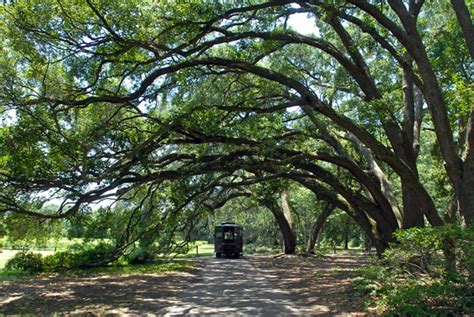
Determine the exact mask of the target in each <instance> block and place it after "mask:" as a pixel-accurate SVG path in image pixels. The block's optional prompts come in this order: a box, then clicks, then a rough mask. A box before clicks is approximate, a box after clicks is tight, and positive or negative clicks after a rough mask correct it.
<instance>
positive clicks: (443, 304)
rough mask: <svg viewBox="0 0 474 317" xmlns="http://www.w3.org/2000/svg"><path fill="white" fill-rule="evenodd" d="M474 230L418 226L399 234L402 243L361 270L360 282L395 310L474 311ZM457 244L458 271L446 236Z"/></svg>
mask: <svg viewBox="0 0 474 317" xmlns="http://www.w3.org/2000/svg"><path fill="white" fill-rule="evenodd" d="M472 234H473V229H472V227H471V228H470V229H469V230H466V231H462V230H460V228H459V227H455V226H446V227H442V228H422V229H421V228H413V229H407V230H401V231H398V232H397V233H396V236H397V238H398V239H399V241H400V243H399V244H396V245H395V244H394V245H392V246H391V247H390V248H389V249H387V250H386V251H385V252H384V258H383V259H382V260H379V261H378V262H377V263H375V264H373V265H369V266H367V267H365V268H363V269H361V272H360V273H361V276H362V277H361V278H359V279H358V280H356V281H355V282H354V287H355V290H356V291H357V292H358V294H362V295H368V296H369V299H368V302H367V303H368V304H369V305H372V306H375V307H376V308H377V309H379V310H382V311H385V312H386V313H388V314H389V315H392V314H393V315H431V314H436V315H450V314H454V315H462V314H470V313H473V312H474V292H473V288H472V282H473V276H472V261H473V257H474V254H473V253H472V252H473V251H472V250H473V243H474V239H473V235H472ZM447 238H450V239H452V240H453V241H452V244H451V247H453V246H456V249H455V250H456V251H455V250H454V249H453V250H452V251H455V252H453V253H454V254H455V264H456V266H455V271H454V272H449V271H447V263H446V260H445V258H444V257H443V248H444V247H445V243H446V239H447Z"/></svg>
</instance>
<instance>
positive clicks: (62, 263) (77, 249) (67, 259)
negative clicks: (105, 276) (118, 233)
mask: <svg viewBox="0 0 474 317" xmlns="http://www.w3.org/2000/svg"><path fill="white" fill-rule="evenodd" d="M114 251H115V249H114V248H113V247H112V246H111V245H109V244H106V243H99V244H97V245H93V246H87V245H79V246H78V245H74V246H73V248H72V250H68V251H63V252H57V253H55V254H53V255H50V256H47V257H45V259H44V262H45V266H46V267H47V268H48V269H49V270H51V271H60V270H67V269H74V268H88V267H94V266H103V265H107V264H108V263H109V261H110V260H113V254H114Z"/></svg>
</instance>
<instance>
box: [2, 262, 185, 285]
mask: <svg viewBox="0 0 474 317" xmlns="http://www.w3.org/2000/svg"><path fill="white" fill-rule="evenodd" d="M192 267H193V263H192V261H186V260H170V261H165V260H163V261H157V262H154V263H147V264H135V265H129V264H115V265H109V266H105V267H99V268H87V269H74V270H68V271H62V272H45V273H40V274H34V275H32V274H29V273H27V272H24V271H21V270H14V271H5V270H3V269H1V270H0V282H8V281H12V280H14V279H15V278H21V277H31V276H36V277H45V276H78V277H82V276H98V275H111V276H120V275H143V274H161V273H169V272H184V271H186V270H189V269H191V268H192Z"/></svg>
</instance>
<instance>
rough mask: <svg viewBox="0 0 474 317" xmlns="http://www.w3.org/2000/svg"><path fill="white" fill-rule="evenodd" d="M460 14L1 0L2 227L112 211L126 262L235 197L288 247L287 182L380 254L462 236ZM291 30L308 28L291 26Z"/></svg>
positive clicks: (473, 194)
mask: <svg viewBox="0 0 474 317" xmlns="http://www.w3.org/2000/svg"><path fill="white" fill-rule="evenodd" d="M470 11H472V2H471V1H470V0H469V1H462V0H452V1H451V3H448V2H447V1H428V2H425V1H423V0H410V1H401V0H386V1H375V0H374V1H372V0H347V1H336V2H335V1H329V0H308V1H289V0H269V1H188V2H174V1H159V2H155V1H126V2H119V1H93V0H84V1H83V0H78V1H62V0H55V1H53V0H50V1H33V0H30V1H26V0H25V1H11V2H8V3H4V4H2V5H0V17H1V19H0V65H1V68H2V69H3V71H2V73H1V74H0V113H1V118H2V123H1V125H0V186H1V187H0V216H1V215H3V217H5V218H8V217H19V216H22V217H24V216H27V217H36V218H41V219H60V218H69V219H73V218H80V217H81V216H84V215H85V214H87V213H88V212H89V209H90V208H91V207H92V206H94V205H95V204H99V203H100V202H103V201H104V200H105V201H109V202H114V203H115V206H118V207H120V208H114V209H112V210H113V211H114V214H116V216H117V220H116V223H117V226H118V228H115V229H113V230H115V231H116V232H118V233H120V234H118V237H117V245H118V247H119V248H125V247H126V246H127V245H129V244H130V243H133V242H135V241H136V240H138V239H143V238H144V237H146V236H154V237H161V238H163V239H165V237H167V236H169V235H172V234H173V233H174V232H176V231H181V232H183V231H188V232H189V231H190V230H191V229H192V228H193V227H194V226H195V225H196V224H197V223H198V222H199V221H200V219H204V218H206V217H207V215H208V214H209V213H213V212H214V211H215V210H216V209H217V208H220V207H222V206H224V205H225V204H226V203H227V202H228V201H231V200H232V199H236V198H238V197H240V198H245V199H249V200H251V201H253V202H255V204H258V205H260V206H263V207H265V208H267V209H269V210H271V212H272V214H273V216H274V217H275V219H276V220H277V223H278V225H279V228H280V230H281V231H282V232H286V234H284V236H285V237H286V239H285V246H286V248H288V249H291V248H293V249H294V244H295V241H294V240H295V239H296V236H295V235H294V233H292V229H293V228H292V226H291V221H289V219H288V217H287V216H285V213H287V211H285V206H284V205H285V204H281V202H282V201H284V200H285V199H284V196H285V195H284V193H285V192H287V191H288V189H289V188H290V186H298V187H300V188H306V189H308V190H309V191H311V193H312V194H313V198H312V199H314V200H318V201H320V202H324V205H325V206H328V207H327V208H328V210H329V209H330V210H333V209H338V210H340V211H343V212H345V213H346V214H347V215H348V216H349V217H350V218H352V219H353V220H354V221H355V222H356V223H357V224H358V225H359V226H360V227H361V229H362V230H363V231H364V233H365V234H366V236H367V237H368V239H370V240H371V241H372V242H373V243H374V245H376V247H377V249H378V250H379V251H382V250H383V249H384V248H385V247H387V245H388V243H389V242H391V241H393V239H394V237H393V232H394V231H396V230H397V229H399V228H410V227H419V226H423V225H424V224H425V219H426V221H427V223H429V224H430V225H432V226H440V225H443V224H446V223H462V224H463V225H469V224H472V223H473V222H474V129H473V125H474V107H473V104H472V100H473V89H472V88H473V75H474V74H473V58H474V47H473V45H474V44H473V43H474V40H473V38H474V28H473V25H472V21H471V15H470ZM302 18H304V19H308V20H310V21H311V23H313V25H314V29H313V30H310V31H312V33H311V32H309V33H301V32H300V31H301V30H297V29H295V28H294V27H292V24H291V23H289V21H290V19H302ZM51 202H54V203H55V204H56V205H57V208H45V207H46V206H47V205H48V204H51ZM104 210H106V209H104ZM104 212H105V211H104ZM326 217H327V216H326ZM315 220H316V219H315Z"/></svg>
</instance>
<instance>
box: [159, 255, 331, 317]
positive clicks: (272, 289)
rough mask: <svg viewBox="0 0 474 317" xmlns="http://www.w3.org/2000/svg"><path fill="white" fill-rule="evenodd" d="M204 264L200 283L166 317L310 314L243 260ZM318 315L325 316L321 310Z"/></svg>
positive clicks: (209, 260)
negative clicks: (182, 316)
mask: <svg viewBox="0 0 474 317" xmlns="http://www.w3.org/2000/svg"><path fill="white" fill-rule="evenodd" d="M203 261H204V263H203V266H202V270H201V274H200V275H201V278H200V280H198V282H197V283H194V284H193V285H191V286H190V287H189V288H187V289H186V290H185V291H184V292H183V293H181V295H180V296H179V297H178V300H177V301H176V303H175V304H174V305H172V306H170V307H168V308H167V309H166V310H165V311H164V313H165V316H179V315H183V314H186V315H188V314H189V315H194V314H196V315H216V314H217V315H252V316H255V315H258V316H297V315H302V314H308V313H309V311H308V310H305V309H302V307H300V306H299V305H297V304H296V303H295V298H293V296H292V294H291V293H290V292H289V291H287V290H283V289H280V288H279V287H277V286H276V284H275V281H276V280H277V279H278V276H277V275H275V274H272V272H271V271H266V270H264V269H261V268H258V267H256V266H255V265H253V263H252V262H251V261H248V260H247V259H245V258H243V259H214V258H207V259H205V260H203ZM311 313H312V314H317V313H318V312H317V311H312V312H311ZM320 313H325V311H324V309H323V310H321V311H320Z"/></svg>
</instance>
